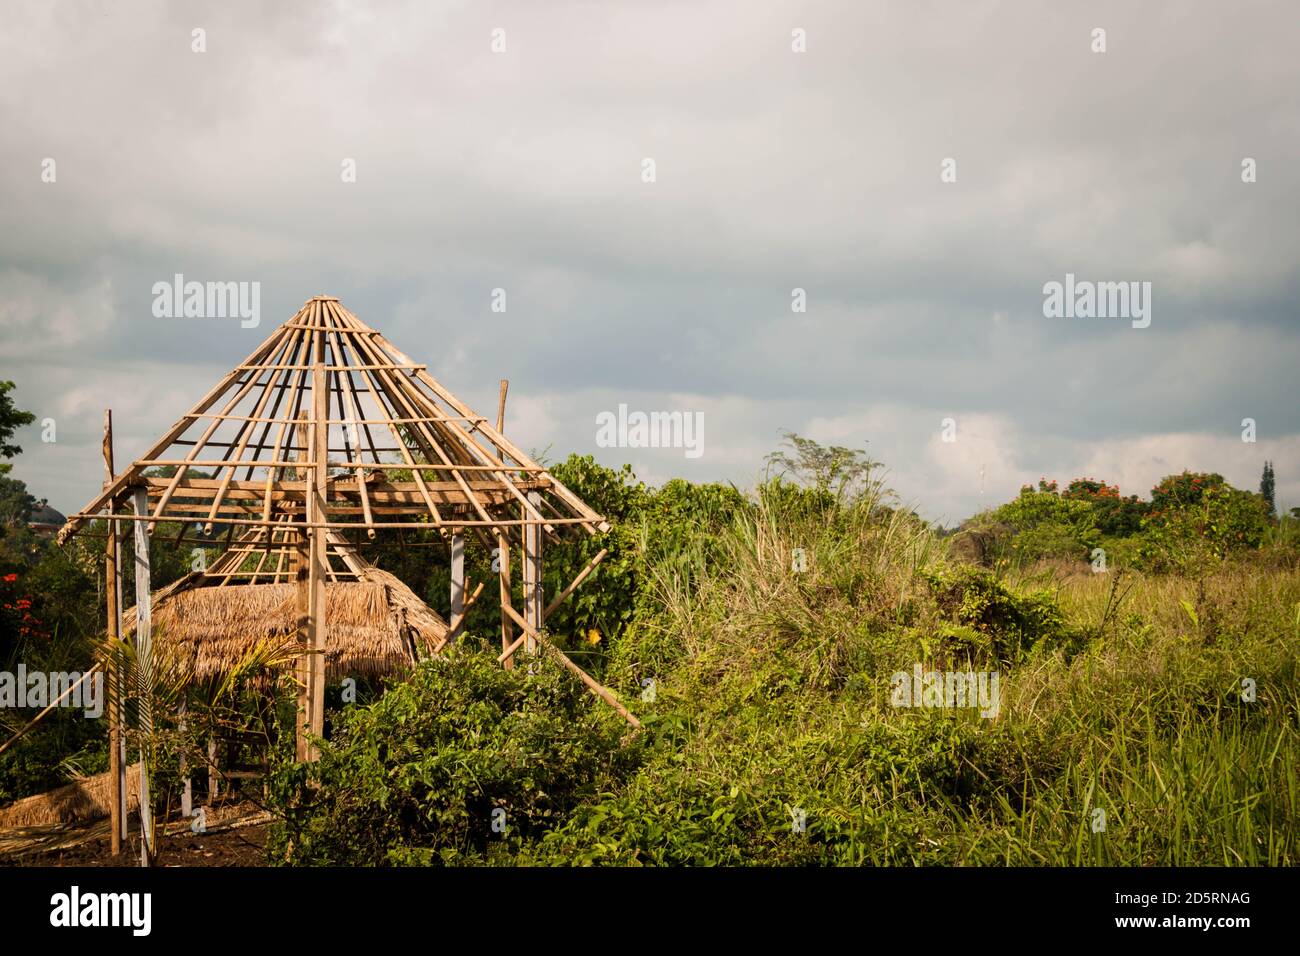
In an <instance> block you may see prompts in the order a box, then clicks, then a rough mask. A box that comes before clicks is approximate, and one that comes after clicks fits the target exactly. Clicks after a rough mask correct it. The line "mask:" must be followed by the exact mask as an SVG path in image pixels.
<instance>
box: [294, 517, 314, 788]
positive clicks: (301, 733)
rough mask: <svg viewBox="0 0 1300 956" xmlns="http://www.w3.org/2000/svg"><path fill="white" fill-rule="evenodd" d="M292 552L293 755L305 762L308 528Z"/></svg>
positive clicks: (308, 699)
mask: <svg viewBox="0 0 1300 956" xmlns="http://www.w3.org/2000/svg"><path fill="white" fill-rule="evenodd" d="M293 545H294V547H293V555H292V558H291V561H292V568H293V579H294V581H295V582H296V585H297V590H296V597H297V602H296V610H297V616H298V651H299V654H298V664H297V667H295V668H294V674H295V676H296V678H297V681H298V704H297V707H296V709H295V711H294V713H295V718H294V740H295V743H294V759H295V760H296V761H297V762H298V763H303V762H304V761H306V759H307V750H308V748H307V727H308V726H309V724H310V722H311V717H310V707H311V691H310V687H309V685H310V683H311V667H310V666H309V662H308V660H307V653H306V651H307V645H308V642H309V639H308V634H307V631H308V628H309V626H310V625H309V622H310V621H311V581H310V580H309V577H308V570H307V569H308V566H309V565H310V563H311V557H310V555H309V553H308V547H307V531H306V530H305V529H300V530H299V531H298V533H297V534H295V535H294V539H293Z"/></svg>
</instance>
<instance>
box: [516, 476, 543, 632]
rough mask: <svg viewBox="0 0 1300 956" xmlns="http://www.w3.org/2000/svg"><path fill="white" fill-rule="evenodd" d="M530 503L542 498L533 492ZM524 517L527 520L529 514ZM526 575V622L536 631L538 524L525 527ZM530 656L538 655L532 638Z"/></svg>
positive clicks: (523, 560)
mask: <svg viewBox="0 0 1300 956" xmlns="http://www.w3.org/2000/svg"><path fill="white" fill-rule="evenodd" d="M528 500H529V502H530V503H531V504H532V505H533V506H534V507H536V506H537V505H539V504H541V502H542V496H541V495H539V494H538V493H537V492H535V491H532V492H529V494H528ZM523 517H524V518H525V519H527V517H528V515H527V513H524V515H523ZM520 563H521V564H522V565H523V574H524V620H526V621H527V622H528V626H529V627H531V628H532V629H533V630H534V631H540V630H541V629H542V609H543V603H542V527H541V525H536V524H526V525H524V553H523V557H522V558H521V559H520ZM524 647H525V649H526V650H527V651H528V653H529V654H536V653H537V642H536V641H535V640H533V638H532V637H531V636H530V637H529V638H528V640H527V641H526V642H525V644H524Z"/></svg>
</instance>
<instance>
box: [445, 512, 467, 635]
mask: <svg viewBox="0 0 1300 956" xmlns="http://www.w3.org/2000/svg"><path fill="white" fill-rule="evenodd" d="M449 623H450V626H451V629H450V630H449V631H448V632H447V640H448V641H454V640H455V639H456V638H457V636H459V634H460V629H461V626H462V625H463V624H464V623H465V536H464V535H463V534H460V533H459V532H457V533H456V534H453V535H452V536H451V620H450V622H449Z"/></svg>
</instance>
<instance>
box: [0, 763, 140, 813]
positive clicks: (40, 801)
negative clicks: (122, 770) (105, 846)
mask: <svg viewBox="0 0 1300 956" xmlns="http://www.w3.org/2000/svg"><path fill="white" fill-rule="evenodd" d="M126 781H127V795H126V808H127V811H128V812H130V811H131V810H133V809H136V808H137V807H139V805H140V765H139V764H138V763H137V764H133V765H132V766H131V767H130V768H129V769H128V770H127V772H126ZM111 794H112V781H111V780H110V774H109V772H107V771H106V772H104V773H100V774H96V775H95V776H93V777H82V778H80V779H78V780H74V781H72V783H70V784H67V785H66V786H63V787H59V788H57V789H55V790H47V791H46V792H45V793H38V794H34V795H33V796H30V797H24V798H23V799H21V800H16V801H14V802H13V803H11V804H9V806H7V807H0V829H10V828H13V827H35V826H48V825H52V824H59V823H79V822H83V821H86V820H97V819H99V818H100V817H106V816H108V810H109V803H110V801H111Z"/></svg>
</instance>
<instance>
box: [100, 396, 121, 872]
mask: <svg viewBox="0 0 1300 956" xmlns="http://www.w3.org/2000/svg"><path fill="white" fill-rule="evenodd" d="M104 473H105V475H106V478H105V480H104V487H108V486H109V485H111V484H112V483H113V410H112V409H111V408H106V409H104ZM113 510H114V508H113V503H112V501H110V502H109V504H108V534H107V536H106V537H105V539H104V594H105V601H106V605H107V606H106V611H107V618H108V620H107V625H106V628H105V634H104V637H105V641H104V643H105V644H106V645H107V648H108V688H109V693H108V775H109V808H108V825H109V853H111V854H112V855H113V856H117V855H118V854H119V853H121V852H122V831H123V823H124V821H123V819H122V818H123V813H122V810H123V807H124V805H125V802H126V801H125V797H126V786H125V784H126V780H125V776H124V774H125V771H126V767H125V761H123V760H122V723H121V720H122V717H121V711H120V709H119V705H118V700H119V696H118V694H119V688H118V684H117V678H118V669H117V664H116V658H117V642H118V640H119V638H120V637H121V633H120V632H119V630H118V626H117V625H118V620H117V619H118V607H117V597H118V590H119V584H118V565H117V558H118V554H117V522H116V521H114V520H113Z"/></svg>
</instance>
